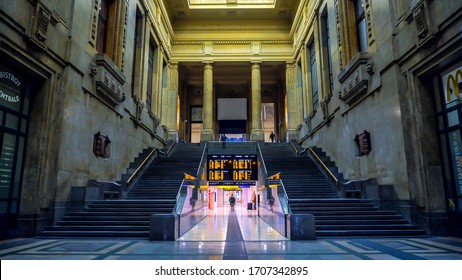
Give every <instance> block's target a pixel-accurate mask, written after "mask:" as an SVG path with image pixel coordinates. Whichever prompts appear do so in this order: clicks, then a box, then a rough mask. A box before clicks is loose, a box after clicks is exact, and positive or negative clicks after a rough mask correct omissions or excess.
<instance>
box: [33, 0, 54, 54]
mask: <svg viewBox="0 0 462 280" xmlns="http://www.w3.org/2000/svg"><path fill="white" fill-rule="evenodd" d="M50 17H51V12H50V10H48V8H47V7H45V6H44V5H43V4H42V3H41V2H40V1H38V2H37V3H36V6H35V9H34V15H33V17H32V20H31V26H30V29H29V34H28V35H29V39H28V42H29V43H30V44H32V45H33V46H34V47H37V48H39V49H42V50H45V49H46V44H45V43H46V42H45V41H46V39H47V35H48V25H49V24H50Z"/></svg>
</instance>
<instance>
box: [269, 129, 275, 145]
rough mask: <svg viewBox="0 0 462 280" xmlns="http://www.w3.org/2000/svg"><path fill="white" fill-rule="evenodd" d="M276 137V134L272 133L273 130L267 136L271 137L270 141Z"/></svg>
mask: <svg viewBox="0 0 462 280" xmlns="http://www.w3.org/2000/svg"><path fill="white" fill-rule="evenodd" d="M275 137H276V135H275V134H274V132H272V131H271V134H270V136H269V138H270V139H271V143H273V142H274V138H275Z"/></svg>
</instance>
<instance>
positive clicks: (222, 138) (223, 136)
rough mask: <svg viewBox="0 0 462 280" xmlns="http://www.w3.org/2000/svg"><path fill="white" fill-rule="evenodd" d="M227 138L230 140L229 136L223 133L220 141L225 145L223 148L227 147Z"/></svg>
mask: <svg viewBox="0 0 462 280" xmlns="http://www.w3.org/2000/svg"><path fill="white" fill-rule="evenodd" d="M226 140H228V137H226V135H225V134H222V135H221V136H220V141H221V144H222V145H223V148H224V147H225V142H226Z"/></svg>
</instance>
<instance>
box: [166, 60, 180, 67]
mask: <svg viewBox="0 0 462 280" xmlns="http://www.w3.org/2000/svg"><path fill="white" fill-rule="evenodd" d="M168 67H170V68H178V62H177V61H171V62H169V63H168Z"/></svg>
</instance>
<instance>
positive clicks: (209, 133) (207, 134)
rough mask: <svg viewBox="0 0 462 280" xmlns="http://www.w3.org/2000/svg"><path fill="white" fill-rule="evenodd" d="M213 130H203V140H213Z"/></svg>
mask: <svg viewBox="0 0 462 280" xmlns="http://www.w3.org/2000/svg"><path fill="white" fill-rule="evenodd" d="M213 140H214V137H213V130H211V129H203V130H202V132H201V142H207V141H213Z"/></svg>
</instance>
